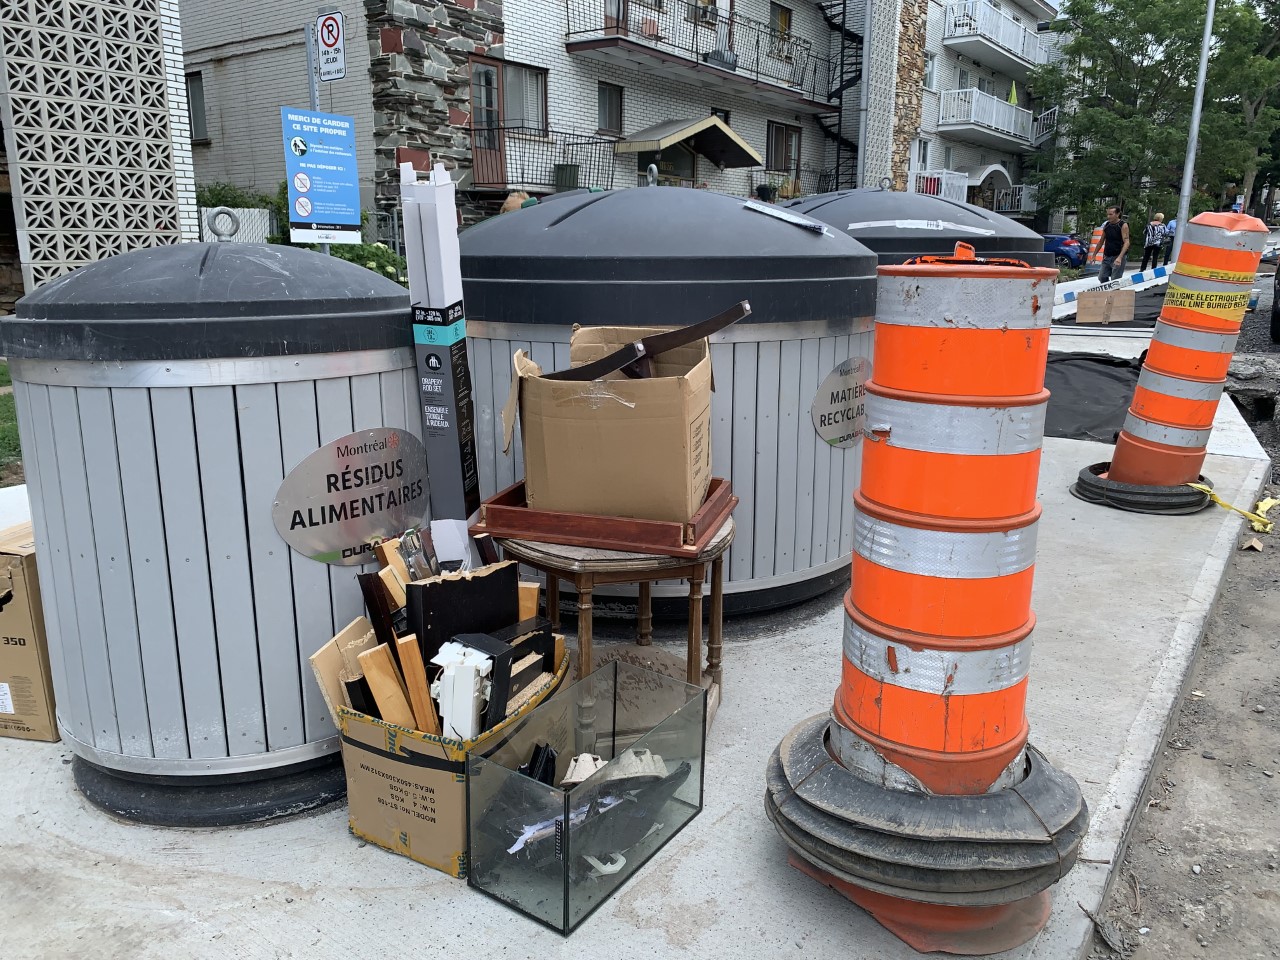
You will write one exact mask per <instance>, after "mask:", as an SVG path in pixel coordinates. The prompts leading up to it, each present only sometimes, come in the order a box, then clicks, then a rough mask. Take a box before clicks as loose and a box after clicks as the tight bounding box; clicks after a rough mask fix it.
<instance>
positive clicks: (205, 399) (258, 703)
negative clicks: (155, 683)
mask: <svg viewBox="0 0 1280 960" xmlns="http://www.w3.org/2000/svg"><path fill="white" fill-rule="evenodd" d="M234 389H235V388H234V387H196V388H195V389H193V390H192V391H191V400H192V409H193V411H194V415H195V427H196V449H197V450H198V451H201V453H202V455H201V456H200V491H201V498H202V500H203V502H204V516H205V527H206V542H207V543H208V553H209V582H210V590H211V593H212V599H213V618H214V632H215V634H216V636H217V642H218V669H219V671H221V675H222V698H223V708H224V711H225V715H226V726H227V751H228V753H229V754H230V755H231V756H233V757H235V756H246V755H251V754H256V753H262V752H263V751H265V750H266V749H267V733H266V725H265V719H264V713H265V711H264V707H263V702H262V674H261V670H260V667H259V662H258V633H257V627H256V625H255V624H254V619H253V583H252V581H251V578H250V567H249V565H248V564H247V563H245V557H246V556H247V555H248V553H249V543H248V535H247V533H246V525H245V524H246V518H245V510H244V491H243V490H242V489H241V485H240V458H239V448H240V440H239V435H238V433H237V429H238V427H237V422H236V408H235V394H234Z"/></svg>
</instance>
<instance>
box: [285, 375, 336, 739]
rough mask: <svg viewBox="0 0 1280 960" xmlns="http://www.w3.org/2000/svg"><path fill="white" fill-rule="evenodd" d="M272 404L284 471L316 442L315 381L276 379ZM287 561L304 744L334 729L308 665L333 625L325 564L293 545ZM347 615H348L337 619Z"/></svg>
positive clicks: (300, 459)
mask: <svg viewBox="0 0 1280 960" xmlns="http://www.w3.org/2000/svg"><path fill="white" fill-rule="evenodd" d="M276 404H277V406H278V410H279V422H280V423H281V424H284V425H285V428H284V429H282V430H281V431H280V460H281V464H282V465H283V467H284V472H285V473H286V474H287V473H288V472H289V471H290V470H292V469H293V468H294V467H296V466H297V465H298V464H299V463H301V462H302V461H303V460H304V459H306V457H307V456H308V455H309V454H310V453H312V452H313V451H314V450H315V449H316V447H317V446H319V443H320V427H319V424H318V422H317V417H316V388H315V383H314V382H313V381H310V380H299V381H296V382H291V383H280V384H277V385H276ZM277 536H278V535H277ZM289 566H290V569H291V570H292V572H293V595H294V622H295V623H296V624H297V632H296V636H297V638H298V649H297V654H296V662H295V665H294V668H293V673H294V674H295V675H297V676H300V677H301V683H302V721H303V725H304V726H305V731H306V732H305V741H304V742H308V743H309V742H311V741H313V740H319V739H322V738H324V737H331V736H334V735H335V734H336V733H337V728H336V727H334V725H333V720H332V718H331V717H330V716H329V711H328V710H327V709H326V708H325V703H324V698H323V697H322V696H321V695H320V688H319V687H318V686H316V681H315V677H314V676H313V675H312V671H311V670H310V669H308V667H307V662H308V660H309V659H310V657H311V655H312V654H313V653H315V652H316V650H318V649H320V647H322V646H323V645H324V644H325V643H326V642H328V640H329V638H330V637H332V636H333V635H334V634H335V633H336V632H337V629H336V627H335V625H334V622H333V605H332V599H331V597H330V592H329V568H328V566H327V565H326V564H323V563H319V562H317V561H315V560H312V559H310V558H309V557H304V556H303V555H302V554H300V553H298V552H297V551H296V550H289ZM351 619H352V617H347V619H346V620H343V621H342V623H348V622H349V621H350V620H351Z"/></svg>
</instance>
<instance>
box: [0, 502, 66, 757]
mask: <svg viewBox="0 0 1280 960" xmlns="http://www.w3.org/2000/svg"><path fill="white" fill-rule="evenodd" d="M0 737H18V738H19V739H22V740H57V739H59V736H58V723H57V719H56V717H55V712H54V701H53V678H52V676H51V675H50V672H49V644H48V641H47V640H46V639H45V635H44V613H43V611H42V610H41V608H40V580H39V578H38V577H37V575H36V544H35V537H34V535H33V533H32V530H31V524H30V523H23V524H19V525H18V526H16V527H10V528H9V529H7V530H4V531H0Z"/></svg>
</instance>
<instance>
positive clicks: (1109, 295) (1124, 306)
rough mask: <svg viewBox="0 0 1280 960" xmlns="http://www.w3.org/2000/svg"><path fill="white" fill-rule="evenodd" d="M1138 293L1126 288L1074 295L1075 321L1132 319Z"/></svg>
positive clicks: (1120, 321) (1112, 321)
mask: <svg viewBox="0 0 1280 960" xmlns="http://www.w3.org/2000/svg"><path fill="white" fill-rule="evenodd" d="M1137 299H1138V295H1137V293H1135V292H1134V291H1133V289H1132V288H1130V289H1128V290H1094V291H1090V292H1086V293H1082V294H1080V295H1079V296H1078V297H1076V323H1124V322H1125V321H1127V320H1132V319H1133V311H1134V307H1135V306H1136V305H1137Z"/></svg>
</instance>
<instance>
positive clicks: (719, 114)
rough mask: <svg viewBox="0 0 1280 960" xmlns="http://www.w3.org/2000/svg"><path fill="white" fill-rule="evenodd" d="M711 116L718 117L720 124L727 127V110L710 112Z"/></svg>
mask: <svg viewBox="0 0 1280 960" xmlns="http://www.w3.org/2000/svg"><path fill="white" fill-rule="evenodd" d="M711 115H712V116H713V117H719V118H720V122H721V123H723V124H724V125H725V126H726V127H727V126H728V125H729V111H728V110H712V111H711Z"/></svg>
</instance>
